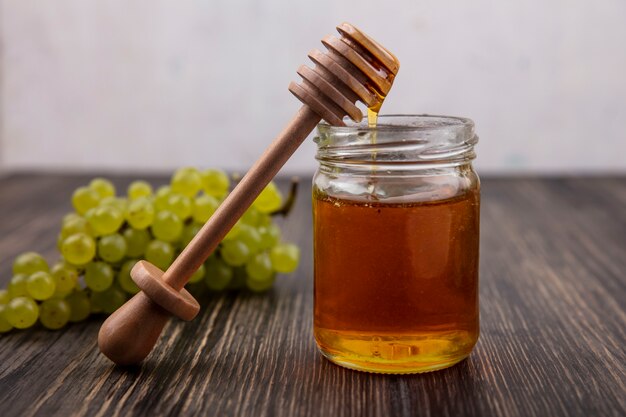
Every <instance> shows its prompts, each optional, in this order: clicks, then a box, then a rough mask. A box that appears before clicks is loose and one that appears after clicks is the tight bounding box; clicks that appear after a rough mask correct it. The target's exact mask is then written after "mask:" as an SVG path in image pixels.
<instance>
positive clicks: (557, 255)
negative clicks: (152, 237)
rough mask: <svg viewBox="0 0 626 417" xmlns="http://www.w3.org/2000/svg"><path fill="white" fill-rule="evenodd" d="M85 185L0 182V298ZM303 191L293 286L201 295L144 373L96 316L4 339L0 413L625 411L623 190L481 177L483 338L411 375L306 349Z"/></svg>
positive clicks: (285, 282) (292, 230)
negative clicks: (102, 343)
mask: <svg viewBox="0 0 626 417" xmlns="http://www.w3.org/2000/svg"><path fill="white" fill-rule="evenodd" d="M87 178H88V177H77V176H62V175H17V176H12V177H9V178H5V179H2V180H0V283H2V284H3V286H4V285H6V282H7V281H8V279H9V278H10V276H9V275H10V268H11V265H10V262H11V260H12V259H13V257H14V256H15V255H17V254H18V253H20V252H22V251H24V250H37V251H40V252H42V253H43V254H44V255H46V256H47V257H48V258H49V259H50V260H53V259H54V257H55V256H56V249H55V240H56V233H57V232H58V227H59V222H60V219H61V216H62V215H63V213H65V212H66V211H68V210H69V209H70V205H69V196H70V192H71V190H72V189H73V188H75V187H76V186H78V185H80V184H83V183H85V182H86V181H87ZM163 181H164V179H163V178H154V182H155V183H157V184H158V183H162V182H163ZM115 182H116V184H118V185H119V186H122V187H125V186H126V185H127V184H128V182H129V178H123V177H118V178H115ZM302 185H303V186H302V189H301V193H300V196H299V198H298V200H297V202H296V207H295V210H294V212H293V213H292V215H291V217H290V218H288V219H287V221H286V222H284V223H283V225H282V226H283V229H284V234H285V237H286V239H288V240H292V241H295V242H297V243H298V244H299V245H300V246H301V247H302V249H303V251H302V254H303V258H302V264H301V266H300V268H299V269H298V271H297V273H296V274H295V275H294V276H286V277H281V278H280V279H279V280H278V281H277V284H276V287H275V288H274V289H273V290H272V291H271V292H269V293H267V294H265V295H251V294H247V293H241V294H236V293H231V294H224V295H220V296H212V297H211V296H209V295H204V296H201V297H200V302H201V304H202V306H203V309H202V311H201V312H200V314H199V316H198V317H197V318H196V319H195V320H194V321H193V322H191V323H184V322H182V321H179V320H172V321H170V322H169V324H168V325H167V326H166V328H165V331H164V333H163V337H162V339H161V340H160V342H159V344H158V345H157V347H156V349H155V351H154V352H153V353H152V354H151V355H150V356H149V357H148V359H147V360H146V362H145V363H144V365H143V366H141V367H135V368H118V367H115V366H113V365H112V364H111V363H110V362H109V361H108V360H107V359H106V358H104V357H102V356H101V355H100V354H99V353H98V350H97V347H96V336H97V332H98V328H99V325H100V324H101V321H102V318H101V317H96V318H94V319H92V320H90V321H88V322H85V323H81V324H77V325H72V326H70V327H68V328H67V329H66V330H63V331H54V332H53V331H46V330H44V329H40V328H37V329H34V330H28V331H21V332H19V331H16V332H12V333H10V334H8V335H1V336H0V415H2V416H30V415H43V416H70V415H88V416H109V415H110V416H118V415H119V416H127V415H171V416H176V415H220V416H231V415H232V416H234V415H236V416H242V415H243V416H247V415H250V416H410V415H423V416H490V415H497V416H592V415H598V416H623V415H625V414H626V365H625V364H626V354H625V349H624V346H625V345H626V313H625V308H624V307H625V304H626V303H625V301H626V178H617V177H612V178H557V179H533V178H527V179H506V178H500V179H498V178H487V179H485V180H483V203H482V204H483V206H482V223H481V227H482V231H481V233H482V238H481V239H482V240H481V292H480V296H481V338H480V341H479V343H478V345H477V347H476V349H475V351H474V353H473V354H472V355H471V357H470V358H469V359H468V360H466V361H464V362H462V363H460V364H459V365H457V366H455V367H452V368H450V369H447V370H444V371H439V372H434V373H429V374H421V375H412V376H384V375H375V374H366V373H359V372H355V371H350V370H347V369H343V368H340V367H337V366H335V365H333V364H331V363H330V362H328V361H326V360H324V359H323V358H321V357H320V355H319V354H318V353H317V352H316V349H315V343H314V340H313V336H312V304H313V299H312V285H313V282H312V277H313V271H312V250H311V246H312V245H311V240H312V239H311V215H310V210H311V206H310V197H309V191H310V188H308V185H307V184H306V182H305V183H303V184H302Z"/></svg>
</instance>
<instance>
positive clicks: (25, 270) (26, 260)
mask: <svg viewBox="0 0 626 417" xmlns="http://www.w3.org/2000/svg"><path fill="white" fill-rule="evenodd" d="M49 270H50V268H48V262H46V260H45V259H44V258H43V256H41V255H40V254H38V253H36V252H25V253H22V254H20V255H18V256H17V258H15V260H14V261H13V274H26V275H30V274H32V273H35V272H39V271H45V272H48V271H49Z"/></svg>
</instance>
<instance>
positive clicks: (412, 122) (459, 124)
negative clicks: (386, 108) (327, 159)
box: [317, 114, 474, 136]
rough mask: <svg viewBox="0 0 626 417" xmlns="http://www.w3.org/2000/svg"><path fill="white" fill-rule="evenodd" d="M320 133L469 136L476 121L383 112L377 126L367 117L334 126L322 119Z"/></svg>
mask: <svg viewBox="0 0 626 417" xmlns="http://www.w3.org/2000/svg"><path fill="white" fill-rule="evenodd" d="M317 128H318V130H319V131H320V133H328V134H334V133H344V134H345V133H361V132H363V133H364V132H375V131H382V132H385V131H386V132H389V131H420V132H437V131H446V132H451V131H454V132H455V133H457V134H458V133H464V134H467V135H469V136H471V135H472V134H473V131H474V121H473V120H471V119H469V118H467V117H460V116H446V115H433V114H383V115H379V116H378V122H377V124H376V127H369V126H368V124H367V118H365V119H363V120H361V121H360V122H358V123H356V122H353V121H351V120H349V121H347V123H346V126H333V125H331V124H329V123H327V122H326V121H324V120H322V121H321V122H320V123H319V124H318V126H317Z"/></svg>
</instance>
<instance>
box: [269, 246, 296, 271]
mask: <svg viewBox="0 0 626 417" xmlns="http://www.w3.org/2000/svg"><path fill="white" fill-rule="evenodd" d="M270 259H271V260H272V268H274V271H276V272H281V273H284V274H288V273H290V272H293V271H295V270H296V268H297V267H298V262H299V261H300V249H299V248H298V247H297V246H296V245H293V244H290V243H283V244H280V245H277V246H274V247H273V248H272V250H271V251H270Z"/></svg>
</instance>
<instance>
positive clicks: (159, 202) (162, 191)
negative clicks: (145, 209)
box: [154, 185, 172, 211]
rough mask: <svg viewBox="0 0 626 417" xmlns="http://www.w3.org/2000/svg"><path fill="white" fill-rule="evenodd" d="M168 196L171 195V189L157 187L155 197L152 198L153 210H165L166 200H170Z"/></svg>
mask: <svg viewBox="0 0 626 417" xmlns="http://www.w3.org/2000/svg"><path fill="white" fill-rule="evenodd" d="M170 195H172V187H170V186H169V185H164V186H162V187H159V189H158V190H157V192H156V195H155V196H154V208H155V209H156V210H157V211H161V210H165V208H164V207H165V204H166V203H167V200H168V199H169V198H170Z"/></svg>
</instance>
